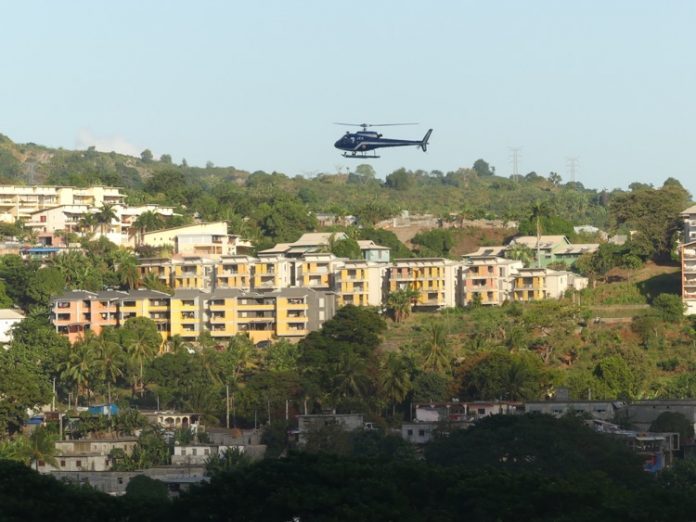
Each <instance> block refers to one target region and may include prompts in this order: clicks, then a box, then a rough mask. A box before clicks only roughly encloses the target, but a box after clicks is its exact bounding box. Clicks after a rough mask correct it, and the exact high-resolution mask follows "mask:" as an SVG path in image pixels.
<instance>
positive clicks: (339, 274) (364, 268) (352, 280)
mask: <svg viewBox="0 0 696 522" xmlns="http://www.w3.org/2000/svg"><path fill="white" fill-rule="evenodd" d="M386 270H387V268H386V265H385V264H379V263H371V262H369V261H360V260H358V261H345V262H344V263H343V264H342V266H339V267H337V268H336V271H335V276H334V278H335V279H334V291H335V292H336V305H337V306H339V307H340V306H344V305H347V304H352V305H356V306H381V305H382V304H383V293H384V292H383V281H384V274H385V273H386Z"/></svg>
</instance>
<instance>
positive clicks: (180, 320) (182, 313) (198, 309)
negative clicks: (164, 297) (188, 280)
mask: <svg viewBox="0 0 696 522" xmlns="http://www.w3.org/2000/svg"><path fill="white" fill-rule="evenodd" d="M206 295H207V294H205V293H204V292H203V291H202V290H196V289H188V290H176V291H175V292H174V294H173V295H172V296H171V297H170V300H169V303H170V308H169V332H168V334H169V337H173V336H175V335H179V336H180V337H182V338H183V339H184V340H185V341H195V340H196V339H198V337H199V336H200V335H201V333H202V332H203V318H204V314H205V307H204V304H205V296H206Z"/></svg>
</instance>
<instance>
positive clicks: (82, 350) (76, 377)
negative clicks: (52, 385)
mask: <svg viewBox="0 0 696 522" xmlns="http://www.w3.org/2000/svg"><path fill="white" fill-rule="evenodd" d="M89 340H90V339H89V338H88V339H86V340H83V341H80V342H78V343H75V344H74V345H73V346H72V347H71V348H70V350H69V351H68V354H67V358H66V360H65V361H64V362H63V363H62V365H61V368H62V373H61V377H62V378H64V379H68V380H69V381H72V382H73V384H74V385H75V405H77V401H78V398H79V397H80V396H81V395H83V394H84V395H86V396H87V398H89V393H90V381H91V380H92V377H94V352H93V351H92V349H91V347H90V345H89Z"/></svg>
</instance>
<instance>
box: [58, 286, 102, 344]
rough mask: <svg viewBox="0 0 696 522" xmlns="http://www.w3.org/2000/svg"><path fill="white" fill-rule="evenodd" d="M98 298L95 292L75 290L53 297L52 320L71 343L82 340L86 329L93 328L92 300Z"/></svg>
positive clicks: (59, 331)
mask: <svg viewBox="0 0 696 522" xmlns="http://www.w3.org/2000/svg"><path fill="white" fill-rule="evenodd" d="M96 298H97V294H96V293H94V292H87V291H84V290H75V291H72V292H67V293H65V294H63V295H61V296H60V297H58V298H56V299H53V300H52V301H51V322H52V323H53V325H54V326H55V328H56V331H57V332H58V333H59V334H62V335H65V336H66V337H67V338H68V340H69V341H70V342H71V343H74V342H76V341H78V340H80V339H81V338H82V337H83V336H84V333H85V332H86V331H88V330H91V329H92V301H93V300H94V299H96Z"/></svg>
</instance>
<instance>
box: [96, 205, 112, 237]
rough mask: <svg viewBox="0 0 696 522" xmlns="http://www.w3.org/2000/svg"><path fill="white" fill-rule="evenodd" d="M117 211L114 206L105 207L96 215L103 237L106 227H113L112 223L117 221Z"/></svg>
mask: <svg viewBox="0 0 696 522" xmlns="http://www.w3.org/2000/svg"><path fill="white" fill-rule="evenodd" d="M117 217H118V216H117V215H116V211H115V210H114V206H113V205H106V204H105V205H104V206H102V208H100V209H99V211H98V212H97V213H96V214H95V215H94V219H95V220H96V223H97V224H98V225H99V231H100V233H101V235H102V236H103V235H104V229H105V227H106V226H109V225H111V222H112V221H113V220H114V219H116V218H117Z"/></svg>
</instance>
